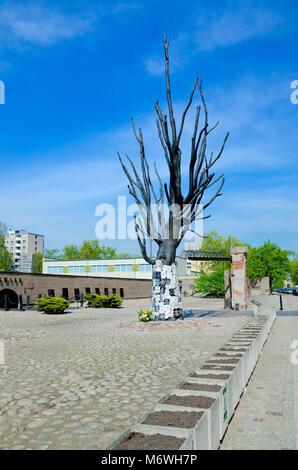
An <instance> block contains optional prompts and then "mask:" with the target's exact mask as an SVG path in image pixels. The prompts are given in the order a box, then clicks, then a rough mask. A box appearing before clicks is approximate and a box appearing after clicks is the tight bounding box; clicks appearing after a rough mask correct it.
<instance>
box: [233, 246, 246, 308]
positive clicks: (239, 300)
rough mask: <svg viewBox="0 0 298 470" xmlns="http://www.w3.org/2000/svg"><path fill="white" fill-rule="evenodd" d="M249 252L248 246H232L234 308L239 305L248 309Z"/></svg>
mask: <svg viewBox="0 0 298 470" xmlns="http://www.w3.org/2000/svg"><path fill="white" fill-rule="evenodd" d="M247 252H248V248H247V246H233V247H231V248H230V254H231V257H232V264H231V284H232V286H231V290H232V309H233V310H235V309H236V308H237V307H239V310H246V309H247V272H246V264H247ZM237 304H238V305H237Z"/></svg>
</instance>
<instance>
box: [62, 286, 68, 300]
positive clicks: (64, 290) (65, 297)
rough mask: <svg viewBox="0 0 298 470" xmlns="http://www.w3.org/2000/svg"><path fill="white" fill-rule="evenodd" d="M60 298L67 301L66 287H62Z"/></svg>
mask: <svg viewBox="0 0 298 470" xmlns="http://www.w3.org/2000/svg"><path fill="white" fill-rule="evenodd" d="M62 297H63V298H64V299H65V300H68V289H67V287H62Z"/></svg>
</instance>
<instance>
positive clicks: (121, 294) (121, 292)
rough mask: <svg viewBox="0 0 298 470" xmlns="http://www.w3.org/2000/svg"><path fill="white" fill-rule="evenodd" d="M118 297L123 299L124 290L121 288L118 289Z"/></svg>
mask: <svg viewBox="0 0 298 470" xmlns="http://www.w3.org/2000/svg"><path fill="white" fill-rule="evenodd" d="M120 297H122V298H123V297H124V289H123V287H120Z"/></svg>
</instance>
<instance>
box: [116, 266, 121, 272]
mask: <svg viewBox="0 0 298 470" xmlns="http://www.w3.org/2000/svg"><path fill="white" fill-rule="evenodd" d="M120 266H121V265H120V264H115V272H116V273H119V272H120Z"/></svg>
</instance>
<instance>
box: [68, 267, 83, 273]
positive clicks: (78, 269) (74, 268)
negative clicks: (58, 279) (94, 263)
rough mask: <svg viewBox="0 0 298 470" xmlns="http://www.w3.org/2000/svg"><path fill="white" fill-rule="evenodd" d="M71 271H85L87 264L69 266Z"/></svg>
mask: <svg viewBox="0 0 298 470" xmlns="http://www.w3.org/2000/svg"><path fill="white" fill-rule="evenodd" d="M68 272H69V273H84V272H85V266H68Z"/></svg>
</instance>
